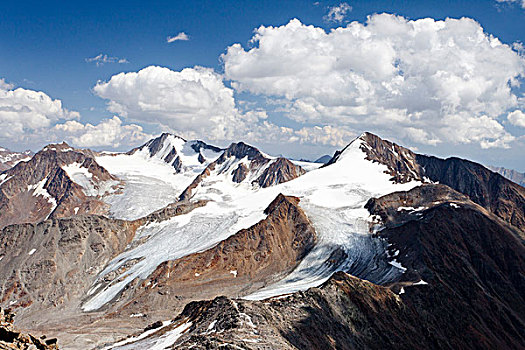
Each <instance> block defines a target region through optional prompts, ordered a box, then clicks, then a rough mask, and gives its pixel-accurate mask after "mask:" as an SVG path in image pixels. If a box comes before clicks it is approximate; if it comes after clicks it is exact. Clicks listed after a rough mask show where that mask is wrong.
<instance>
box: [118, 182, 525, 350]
mask: <svg viewBox="0 0 525 350" xmlns="http://www.w3.org/2000/svg"><path fill="white" fill-rule="evenodd" d="M411 206H414V207H411ZM416 206H417V207H416ZM368 207H369V209H370V211H371V213H372V214H373V215H377V216H378V217H381V223H382V225H384V228H383V229H382V230H381V231H380V232H379V233H378V234H379V235H380V237H381V238H382V239H385V240H386V241H387V242H388V244H389V245H390V248H391V249H390V252H391V255H392V257H393V258H394V257H395V259H393V260H396V262H397V263H398V264H401V266H403V267H404V268H405V269H406V272H405V273H404V274H403V276H402V277H401V278H399V280H398V281H397V282H395V283H392V284H390V285H388V286H378V285H375V284H373V283H370V282H367V281H364V280H361V279H358V278H356V277H353V276H350V275H347V274H346V273H344V272H338V273H336V274H334V276H332V278H331V279H330V280H329V281H327V282H326V283H324V284H323V285H322V286H321V287H319V288H311V289H309V290H308V291H305V292H297V293H293V294H291V295H288V296H282V297H277V298H272V299H268V300H264V301H246V300H232V299H228V298H225V297H219V298H216V299H214V300H211V301H201V302H194V303H190V304H188V305H187V306H186V307H185V309H184V311H183V312H182V313H181V314H180V315H179V316H177V317H176V318H174V319H173V320H172V321H170V322H167V323H164V324H159V328H158V329H153V330H150V331H149V332H148V333H144V334H142V337H140V338H138V339H137V338H130V339H128V340H127V341H123V342H122V343H120V345H119V344H117V346H116V347H114V348H115V349H141V348H148V347H152V346H160V345H162V346H163V347H164V346H166V347H175V348H177V349H190V348H191V349H210V348H219V347H221V348H223V347H224V348H230V349H237V348H243V349H262V348H279V349H306V348H308V349H363V348H366V349H384V348H406V349H414V348H427V349H449V348H463V349H495V348H497V349H521V348H523V347H524V346H525V319H524V317H523V315H524V314H525V313H524V310H522V309H523V307H524V305H525V300H524V298H525V294H524V290H525V289H524V288H523V287H524V283H525V278H524V276H525V274H524V272H525V247H524V246H523V243H521V242H520V240H519V239H518V238H517V237H516V233H515V232H513V230H515V228H513V227H512V226H510V225H508V224H507V223H505V222H504V221H503V220H501V219H500V218H498V217H497V216H495V215H494V214H492V213H490V212H488V211H487V210H485V209H484V208H482V207H481V206H479V205H477V204H475V203H473V202H472V201H470V200H469V199H468V198H467V197H466V196H464V195H462V194H460V193H457V192H456V191H454V190H452V189H450V188H449V187H447V186H444V185H426V186H421V187H417V188H415V189H413V190H411V191H408V192H396V193H393V194H390V195H387V196H384V197H381V198H378V199H373V200H371V201H370V202H369V204H368Z"/></svg>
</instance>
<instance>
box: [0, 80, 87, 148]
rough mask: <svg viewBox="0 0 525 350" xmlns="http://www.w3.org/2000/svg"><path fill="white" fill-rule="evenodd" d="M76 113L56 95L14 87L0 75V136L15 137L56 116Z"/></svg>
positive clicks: (75, 115) (45, 125)
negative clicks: (67, 107)
mask: <svg viewBox="0 0 525 350" xmlns="http://www.w3.org/2000/svg"><path fill="white" fill-rule="evenodd" d="M79 117H80V115H79V114H78V112H74V111H69V110H67V109H66V108H64V107H63V106H62V101H60V100H58V99H55V100H54V99H52V98H51V97H49V96H48V95H47V94H45V93H43V92H41V91H34V90H27V89H23V88H17V89H15V88H14V86H13V85H12V84H8V83H6V82H5V80H4V79H0V139H9V141H16V140H18V139H21V138H23V137H24V136H25V135H28V134H29V135H30V134H34V133H36V132H38V131H40V130H43V129H46V128H49V127H50V126H51V125H52V124H54V123H56V122H58V121H59V120H68V119H76V118H79Z"/></svg>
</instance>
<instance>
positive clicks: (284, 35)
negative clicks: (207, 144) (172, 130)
mask: <svg viewBox="0 0 525 350" xmlns="http://www.w3.org/2000/svg"><path fill="white" fill-rule="evenodd" d="M252 43H253V47H252V48H249V49H245V48H243V47H242V46H241V45H240V44H234V45H232V46H230V47H228V49H227V52H226V53H225V54H223V55H222V61H223V62H224V72H225V77H226V78H227V79H229V80H231V82H232V86H233V87H234V88H235V89H236V90H237V91H240V92H249V93H253V94H259V95H264V96H269V97H272V98H274V99H276V100H278V101H283V100H284V104H286V106H287V109H288V112H286V115H287V116H288V117H289V118H291V119H293V120H295V121H297V122H299V123H302V124H318V125H330V126H332V127H340V128H348V129H350V130H352V129H354V130H355V129H360V130H373V131H376V132H382V133H383V134H384V135H396V136H397V138H398V139H403V138H404V139H408V140H410V141H412V142H415V143H421V144H430V145H437V144H440V143H443V142H449V143H466V144H468V143H475V144H478V145H479V146H481V147H482V148H491V147H509V144H510V143H511V142H512V141H513V140H514V139H515V138H514V136H512V135H511V134H510V133H509V132H507V131H506V130H505V128H504V127H503V125H502V124H501V122H500V119H501V116H502V115H503V114H505V112H506V111H508V110H509V109H515V108H516V107H518V99H517V97H516V95H515V93H514V92H513V88H515V87H517V86H518V84H519V81H520V80H521V79H522V78H523V77H524V76H525V59H524V57H523V56H521V55H520V54H519V53H518V52H516V51H515V50H513V49H512V47H510V46H509V45H505V44H502V43H501V42H500V41H499V40H498V39H497V38H495V37H493V36H492V35H489V34H486V33H485V32H484V31H483V28H482V27H481V26H480V24H479V23H477V22H476V21H474V20H472V19H469V18H461V19H446V20H444V21H436V20H434V19H430V18H425V19H419V20H408V19H406V18H404V17H400V16H395V15H390V14H377V15H372V16H370V17H369V18H368V20H367V21H366V23H359V22H352V23H350V24H348V26H346V27H339V28H335V29H332V30H330V31H329V32H326V31H325V30H324V29H322V28H318V27H314V26H311V25H305V24H303V23H301V22H300V21H299V20H297V19H294V20H291V21H290V22H289V23H288V24H286V25H283V26H279V27H265V26H261V27H259V28H258V29H257V30H256V31H255V35H254V36H253V38H252ZM284 104H283V105H284ZM288 106H289V108H288ZM498 118H500V119H498Z"/></svg>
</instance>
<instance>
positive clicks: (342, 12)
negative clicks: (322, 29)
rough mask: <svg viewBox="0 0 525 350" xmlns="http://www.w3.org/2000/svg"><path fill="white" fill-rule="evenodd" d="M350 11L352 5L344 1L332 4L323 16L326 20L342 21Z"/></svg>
mask: <svg viewBox="0 0 525 350" xmlns="http://www.w3.org/2000/svg"><path fill="white" fill-rule="evenodd" d="M350 11H352V6H350V5H348V4H347V3H346V2H342V3H340V4H339V5H337V6H332V7H330V8H329V9H328V13H327V14H326V16H325V17H324V19H325V21H327V22H336V23H342V22H343V20H344V19H345V17H346V14H347V13H348V12H350Z"/></svg>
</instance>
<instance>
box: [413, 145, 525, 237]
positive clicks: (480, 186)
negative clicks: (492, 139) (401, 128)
mask: <svg viewBox="0 0 525 350" xmlns="http://www.w3.org/2000/svg"><path fill="white" fill-rule="evenodd" d="M416 159H417V163H418V164H420V166H421V167H422V168H424V175H425V176H427V177H428V178H430V180H432V181H435V182H439V183H441V184H444V185H447V186H450V187H451V188H453V189H454V190H456V191H458V192H461V193H463V194H466V195H467V196H468V197H469V198H470V199H471V200H472V201H473V202H475V203H477V204H479V205H481V206H482V207H484V208H485V209H487V210H489V211H491V212H492V213H494V214H496V215H497V216H499V217H500V218H502V219H503V220H505V221H506V222H508V223H510V224H512V225H514V226H516V227H517V228H518V229H520V230H521V231H522V233H523V237H524V239H525V188H524V187H521V186H520V185H518V184H516V183H514V182H512V181H510V180H507V179H506V178H504V177H503V176H501V175H500V174H496V173H494V172H492V171H490V170H488V169H487V168H485V167H484V166H482V165H481V164H477V163H474V162H471V161H468V160H464V159H459V158H448V159H439V158H436V157H430V156H425V155H417V157H416Z"/></svg>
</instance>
